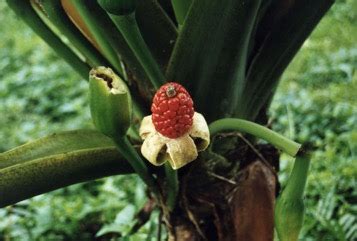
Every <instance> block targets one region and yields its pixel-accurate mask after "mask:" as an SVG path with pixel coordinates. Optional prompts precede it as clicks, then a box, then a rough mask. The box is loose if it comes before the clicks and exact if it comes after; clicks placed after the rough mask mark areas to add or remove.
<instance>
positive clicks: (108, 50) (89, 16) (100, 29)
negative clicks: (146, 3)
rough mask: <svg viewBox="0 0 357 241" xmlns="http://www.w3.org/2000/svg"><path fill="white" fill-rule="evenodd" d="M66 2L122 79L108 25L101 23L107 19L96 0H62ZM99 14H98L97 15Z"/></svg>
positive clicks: (118, 59)
mask: <svg viewBox="0 0 357 241" xmlns="http://www.w3.org/2000/svg"><path fill="white" fill-rule="evenodd" d="M62 1H66V4H70V5H71V6H72V7H74V8H75V10H76V11H77V13H78V14H79V15H80V16H81V18H82V20H83V21H84V23H85V25H86V27H87V28H88V29H89V31H90V33H91V34H92V35H93V37H94V38H95V40H96V42H97V43H98V44H99V47H100V49H101V50H102V51H103V55H104V56H105V57H106V58H107V59H108V61H109V62H110V63H111V65H113V66H114V68H115V71H116V72H117V73H118V74H119V75H120V76H121V77H122V78H123V68H122V65H121V62H120V58H119V56H118V55H117V53H116V51H115V50H114V48H113V45H112V44H111V42H110V40H111V38H109V35H110V34H111V33H108V28H109V26H110V25H109V24H110V21H108V25H107V26H105V25H103V24H102V22H103V21H104V20H105V18H107V16H106V13H105V12H104V11H103V10H102V9H101V7H100V6H99V5H98V4H97V2H96V0H89V1H88V0H62ZM99 13H100V14H99Z"/></svg>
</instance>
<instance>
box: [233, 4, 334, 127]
mask: <svg viewBox="0 0 357 241" xmlns="http://www.w3.org/2000/svg"><path fill="white" fill-rule="evenodd" d="M333 2H334V1H333V0H316V1H309V0H303V1H296V2H294V3H293V5H292V6H291V7H290V9H289V11H288V13H287V14H285V15H284V16H283V17H282V18H281V19H280V21H279V22H278V23H275V24H274V27H273V28H272V30H271V31H270V32H268V33H266V36H264V41H263V43H262V45H261V46H259V48H258V50H257V51H256V53H255V56H254V57H253V59H252V62H251V64H250V66H249V69H248V72H247V80H246V83H247V84H246V86H245V87H244V91H243V93H244V94H243V95H241V96H240V99H239V100H238V103H239V108H237V109H236V110H235V116H237V117H239V118H244V119H250V120H254V119H255V118H256V117H257V115H258V113H259V111H260V110H261V108H262V107H263V106H264V105H265V104H266V103H267V102H268V101H269V99H270V98H271V97H272V95H273V94H274V92H275V88H276V86H277V84H278V81H279V78H280V76H281V74H282V73H283V72H284V70H285V69H286V67H287V66H288V65H289V63H290V61H291V60H292V59H293V57H294V56H295V54H296V53H297V51H298V50H299V49H300V47H301V46H302V44H303V43H304V41H305V40H306V38H307V37H308V36H309V35H310V33H311V32H312V30H313V29H314V28H315V27H316V25H317V24H318V23H319V21H320V20H321V18H322V17H323V16H324V14H325V13H326V12H327V10H328V9H329V8H330V7H331V5H332V4H333ZM261 24H264V23H261Z"/></svg>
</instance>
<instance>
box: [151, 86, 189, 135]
mask: <svg viewBox="0 0 357 241" xmlns="http://www.w3.org/2000/svg"><path fill="white" fill-rule="evenodd" d="M151 112H152V122H153V123H154V126H155V129H156V130H157V131H158V132H159V133H161V134H162V135H164V136H166V137H169V138H172V139H174V138H178V137H180V136H182V135H184V134H185V133H187V132H188V130H189V129H190V128H191V126H192V123H193V114H194V113H195V111H194V109H193V101H192V98H191V96H190V94H189V93H188V92H187V90H186V89H185V88H184V87H183V86H182V85H180V84H178V83H174V82H170V83H167V84H165V85H163V86H161V87H160V89H159V90H158V91H157V92H156V94H155V96H154V99H153V103H152V106H151Z"/></svg>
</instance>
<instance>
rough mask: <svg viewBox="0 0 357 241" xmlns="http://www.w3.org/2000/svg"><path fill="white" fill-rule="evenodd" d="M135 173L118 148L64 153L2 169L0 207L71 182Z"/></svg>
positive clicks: (0, 173)
mask: <svg viewBox="0 0 357 241" xmlns="http://www.w3.org/2000/svg"><path fill="white" fill-rule="evenodd" d="M129 173H133V169H132V168H131V166H130V165H129V163H128V162H127V161H126V160H125V159H123V158H122V157H121V156H120V155H119V153H118V151H117V149H116V148H115V147H103V148H94V149H85V150H79V151H71V152H63V153H60V154H55V155H51V156H46V157H42V158H39V159H35V160H31V161H26V162H24V163H22V164H18V165H14V166H10V167H8V168H4V169H0V208H1V207H5V206H7V205H11V204H14V203H17V202H19V201H22V200H25V199H28V198H31V197H33V196H36V195H39V194H42V193H47V192H50V191H52V190H55V189H58V188H62V187H66V186H69V185H72V184H76V183H80V182H85V181H89V180H94V179H97V178H102V177H106V176H112V175H118V174H129Z"/></svg>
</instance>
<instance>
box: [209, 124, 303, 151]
mask: <svg viewBox="0 0 357 241" xmlns="http://www.w3.org/2000/svg"><path fill="white" fill-rule="evenodd" d="M209 130H210V133H211V135H215V134H217V133H219V132H224V131H232V130H234V131H241V132H246V133H248V134H251V135H253V136H256V137H258V138H261V139H263V140H266V141H267V142H269V143H270V144H272V145H274V146H275V147H276V148H278V149H279V150H281V151H283V152H285V153H287V154H289V155H290V156H296V154H297V153H298V152H299V150H300V147H301V144H299V143H296V142H294V141H292V140H289V139H288V138H286V137H284V136H282V135H280V134H278V133H276V132H274V131H272V130H270V129H268V128H266V127H264V126H261V125H258V124H256V123H254V122H251V121H246V120H242V119H235V118H226V119H220V120H217V121H214V122H212V123H211V124H210V125H209Z"/></svg>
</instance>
